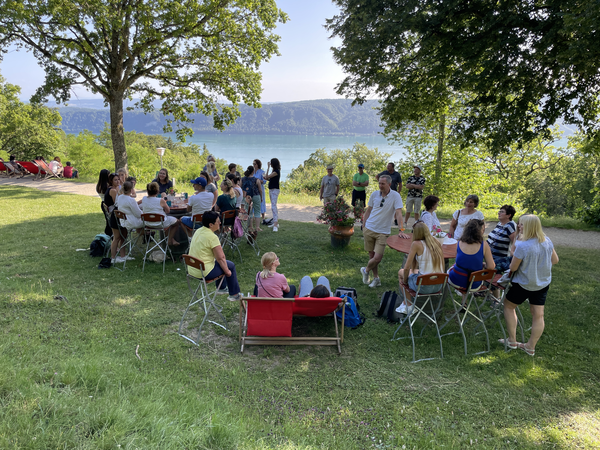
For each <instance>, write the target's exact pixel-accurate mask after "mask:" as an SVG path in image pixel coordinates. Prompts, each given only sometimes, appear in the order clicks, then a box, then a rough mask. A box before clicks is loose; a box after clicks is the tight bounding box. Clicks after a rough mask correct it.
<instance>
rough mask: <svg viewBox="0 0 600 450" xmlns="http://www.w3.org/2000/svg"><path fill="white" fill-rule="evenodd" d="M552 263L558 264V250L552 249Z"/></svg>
mask: <svg viewBox="0 0 600 450" xmlns="http://www.w3.org/2000/svg"><path fill="white" fill-rule="evenodd" d="M550 262H551V263H552V264H556V263H557V262H558V255H557V254H556V250H554V249H552V257H551V258H550Z"/></svg>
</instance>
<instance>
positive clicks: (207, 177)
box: [200, 170, 213, 183]
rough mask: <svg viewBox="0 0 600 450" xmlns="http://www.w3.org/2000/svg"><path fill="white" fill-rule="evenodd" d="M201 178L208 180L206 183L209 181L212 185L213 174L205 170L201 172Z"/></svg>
mask: <svg viewBox="0 0 600 450" xmlns="http://www.w3.org/2000/svg"><path fill="white" fill-rule="evenodd" d="M200 176H201V177H204V178H206V181H208V182H209V183H212V181H213V177H212V175H211V174H209V173H208V172H207V171H205V170H203V171H202V172H200Z"/></svg>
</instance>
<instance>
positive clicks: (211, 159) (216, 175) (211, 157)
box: [202, 155, 221, 187]
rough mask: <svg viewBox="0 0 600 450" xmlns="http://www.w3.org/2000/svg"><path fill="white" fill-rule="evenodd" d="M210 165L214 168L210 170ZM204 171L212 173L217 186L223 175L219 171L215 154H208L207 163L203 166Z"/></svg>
mask: <svg viewBox="0 0 600 450" xmlns="http://www.w3.org/2000/svg"><path fill="white" fill-rule="evenodd" d="M210 163H212V164H210ZM209 166H210V168H211V169H212V170H209ZM202 171H203V172H208V173H210V176H211V177H213V181H214V183H215V187H216V186H217V183H218V182H219V180H220V179H221V177H220V176H219V173H218V172H217V160H216V159H215V157H214V155H208V158H206V165H205V166H204V167H203V168H202Z"/></svg>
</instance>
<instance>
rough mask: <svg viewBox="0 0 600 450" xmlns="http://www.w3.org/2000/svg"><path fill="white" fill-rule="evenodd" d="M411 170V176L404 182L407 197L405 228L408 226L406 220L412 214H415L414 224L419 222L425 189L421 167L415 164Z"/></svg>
mask: <svg viewBox="0 0 600 450" xmlns="http://www.w3.org/2000/svg"><path fill="white" fill-rule="evenodd" d="M413 168H414V173H413V175H411V176H410V177H408V180H406V189H408V196H407V197H406V216H405V217H404V223H406V226H408V219H409V218H410V213H412V212H414V214H415V222H416V221H417V220H419V212H420V211H421V200H422V198H423V188H424V187H425V178H424V177H423V176H422V175H421V171H422V170H421V166H419V165H418V164H415V165H414V166H413Z"/></svg>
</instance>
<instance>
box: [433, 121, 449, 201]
mask: <svg viewBox="0 0 600 450" xmlns="http://www.w3.org/2000/svg"><path fill="white" fill-rule="evenodd" d="M445 134H446V114H442V116H441V117H440V124H439V134H438V145H437V156H436V159H435V175H434V178H435V179H434V184H433V193H434V195H437V194H439V192H440V191H439V188H440V183H441V180H442V157H443V155H444V138H445Z"/></svg>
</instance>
